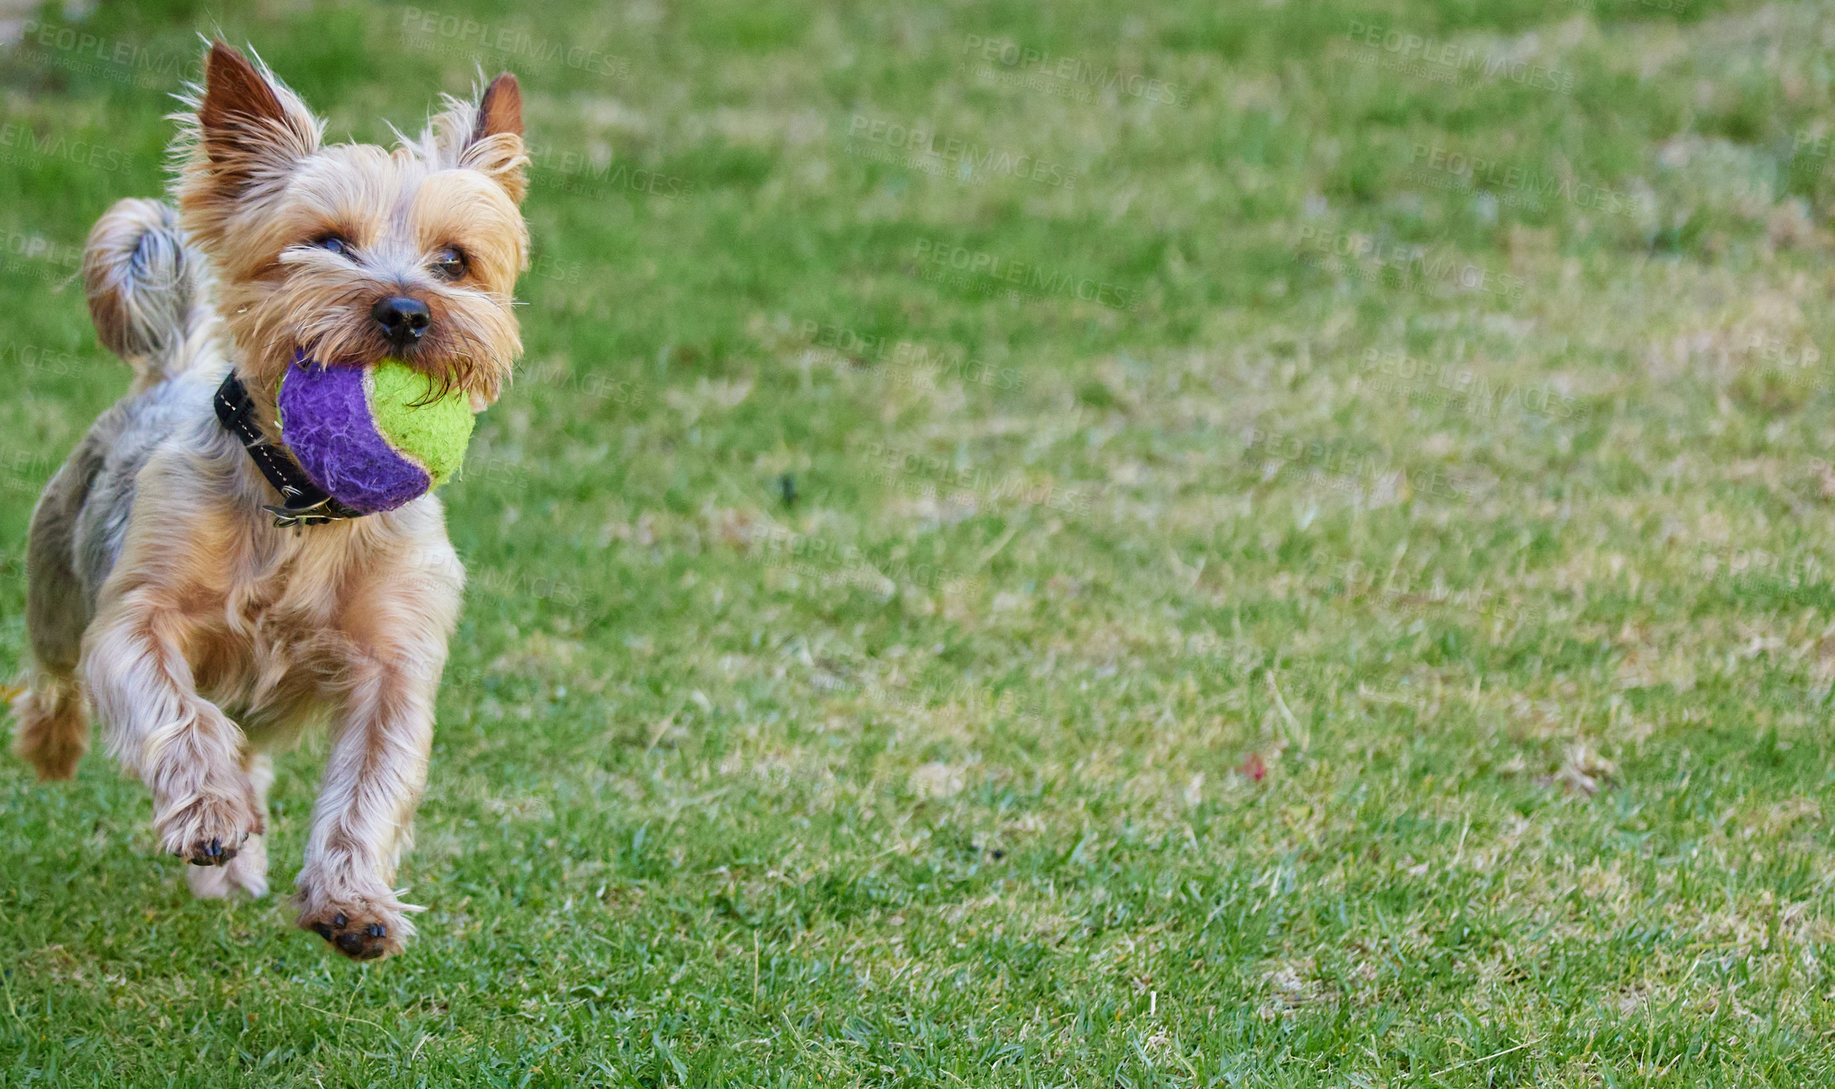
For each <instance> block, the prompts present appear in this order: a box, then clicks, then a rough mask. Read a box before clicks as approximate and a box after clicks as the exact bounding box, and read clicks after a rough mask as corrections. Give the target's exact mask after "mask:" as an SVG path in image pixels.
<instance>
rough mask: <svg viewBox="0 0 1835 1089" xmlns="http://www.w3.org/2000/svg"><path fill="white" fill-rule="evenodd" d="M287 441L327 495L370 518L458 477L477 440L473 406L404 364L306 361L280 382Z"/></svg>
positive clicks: (298, 359) (300, 361) (300, 360)
mask: <svg viewBox="0 0 1835 1089" xmlns="http://www.w3.org/2000/svg"><path fill="white" fill-rule="evenodd" d="M279 408H280V438H281V441H282V442H284V443H286V444H287V447H288V448H289V449H290V450H292V451H293V457H294V460H295V461H297V462H299V467H300V468H301V469H304V470H305V471H306V476H307V477H309V478H310V479H311V480H312V482H313V483H314V484H317V485H318V486H319V487H321V488H323V489H325V492H326V494H327V495H330V496H331V497H332V498H334V499H336V500H338V501H339V502H340V503H343V504H345V505H346V506H348V507H351V508H353V509H355V510H360V511H363V512H364V513H366V514H370V513H374V512H377V511H385V510H393V509H395V508H396V507H399V506H401V505H402V504H403V503H406V502H408V501H409V500H412V499H416V498H418V497H420V496H422V495H425V494H426V493H427V492H429V491H431V490H432V489H434V488H437V487H439V486H440V485H441V484H444V483H446V481H447V480H449V479H451V477H452V474H453V473H454V472H455V471H457V470H458V468H459V463H460V462H461V461H463V460H464V458H465V446H466V444H467V443H468V442H470V441H471V430H472V412H471V404H470V402H469V401H468V399H467V398H466V396H465V394H464V393H462V392H460V391H459V390H452V391H450V392H448V393H447V394H446V395H445V396H439V392H438V389H437V388H436V387H435V386H434V384H433V380H432V379H430V378H428V377H427V376H426V375H425V374H422V373H421V372H420V371H417V370H415V369H414V368H413V367H410V366H408V365H407V364H406V363H403V362H401V361H400V360H398V359H383V360H380V361H378V362H376V363H373V364H371V365H369V366H367V367H348V366H324V365H322V364H319V363H317V362H315V361H313V360H311V359H307V358H305V357H304V356H303V355H301V356H298V357H296V358H295V359H294V361H293V365H292V366H291V367H288V368H287V373H286V374H285V375H284V376H282V378H281V382H280V404H279Z"/></svg>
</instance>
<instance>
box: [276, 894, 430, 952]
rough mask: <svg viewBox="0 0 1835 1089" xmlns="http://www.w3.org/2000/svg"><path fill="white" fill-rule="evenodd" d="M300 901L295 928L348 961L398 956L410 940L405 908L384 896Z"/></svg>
mask: <svg viewBox="0 0 1835 1089" xmlns="http://www.w3.org/2000/svg"><path fill="white" fill-rule="evenodd" d="M300 900H301V904H302V908H303V910H302V911H301V912H300V916H299V928H300V929H301V930H310V931H312V932H313V933H314V934H317V935H318V936H319V937H321V938H324V939H325V940H326V941H328V942H330V943H331V945H332V948H334V949H336V950H337V951H338V952H340V953H342V954H344V955H345V956H347V957H349V958H351V959H352V960H375V959H376V958H378V957H387V956H391V955H393V954H396V953H399V952H401V951H402V947H403V946H404V945H405V944H406V943H407V940H408V939H409V938H411V937H413V936H414V927H413V925H412V924H410V923H409V922H408V917H407V916H406V915H405V914H403V912H405V911H407V910H409V909H408V907H407V905H405V904H403V903H402V902H401V901H399V900H397V899H395V897H393V896H390V895H387V894H383V895H379V896H350V897H328V898H325V899H323V900H319V899H317V898H315V897H313V896H312V895H311V894H309V893H305V892H302V893H301V896H300Z"/></svg>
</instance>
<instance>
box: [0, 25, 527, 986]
mask: <svg viewBox="0 0 1835 1089" xmlns="http://www.w3.org/2000/svg"><path fill="white" fill-rule="evenodd" d="M184 104H185V110H184V111H183V112H181V113H178V114H175V115H173V116H174V119H175V120H177V121H178V122H179V135H178V138H177V142H176V144H175V152H176V154H177V158H178V159H179V161H180V163H181V165H180V166H179V168H178V170H177V173H176V176H175V179H174V182H173V185H172V196H173V197H174V199H175V201H176V205H177V207H176V208H174V207H172V206H171V205H167V204H163V203H158V202H155V201H150V200H123V201H121V202H119V203H118V204H116V205H115V206H114V207H113V208H111V209H110V210H109V211H108V213H107V214H106V215H104V216H103V217H102V218H101V220H100V221H99V222H98V223H97V224H96V226H95V229H94V230H93V231H92V232H91V234H90V236H89V241H88V244H87V247H86V249H85V251H84V255H83V277H84V284H85V288H86V290H87V293H88V298H89V307H90V313H91V316H92V317H93V318H94V321H95V326H96V332H97V334H98V336H99V338H100V339H101V341H102V342H103V343H104V344H105V345H107V347H108V348H109V349H111V350H112V351H114V352H115V353H116V354H117V355H119V356H121V357H122V359H124V360H126V361H127V362H128V364H130V365H131V366H132V368H133V371H134V382H133V385H132V387H131V388H130V390H129V392H128V394H127V396H126V397H124V398H123V399H122V400H121V401H119V402H118V403H116V404H115V405H114V406H113V407H112V408H110V409H109V410H108V411H107V412H105V413H103V414H102V416H101V417H100V418H99V419H98V420H97V421H96V422H95V424H94V425H93V426H92V427H91V428H90V431H89V434H88V436H87V437H86V438H84V440H83V442H82V443H81V445H79V446H78V447H77V449H76V452H75V453H73V454H72V455H71V456H70V459H69V461H67V462H66V463H65V464H64V466H63V468H62V469H60V470H59V471H58V473H57V474H56V475H55V476H54V477H53V478H52V480H51V483H50V484H49V486H48V487H47V488H46V490H45V493H44V495H43V497H42V498H41V499H40V500H39V502H38V506H37V509H36V510H35V512H34V514H33V516H32V528H31V539H30V543H29V546H28V554H27V571H28V578H29V583H30V585H29V590H28V603H27V625H28V628H29V631H30V638H31V646H32V653H33V657H34V658H35V659H36V661H37V669H36V670H34V671H33V673H32V676H31V680H30V682H29V686H28V691H27V693H26V694H25V695H24V696H23V697H21V699H20V701H19V703H18V706H17V711H18V719H19V721H18V730H17V750H18V752H19V753H20V754H21V755H22V756H24V757H25V759H27V760H29V761H30V762H31V763H32V764H33V765H35V766H36V768H37V770H38V773H39V775H40V776H41V777H43V778H46V779H62V778H68V777H69V776H70V775H71V774H73V772H74V771H75V768H76V763H77V760H78V758H79V757H81V756H82V754H83V752H84V751H85V750H86V749H87V748H88V732H89V729H88V712H89V711H90V710H91V709H93V711H94V713H95V716H96V718H97V719H99V720H100V722H101V724H102V727H103V733H104V737H105V739H106V741H107V745H108V749H109V751H110V753H111V754H112V755H113V756H114V757H115V759H116V760H118V761H119V762H120V763H121V764H122V765H123V766H124V767H125V768H126V769H128V770H129V771H131V772H132V773H134V774H137V775H138V776H139V777H140V779H141V780H142V781H143V782H144V783H145V784H146V785H147V786H148V788H150V789H151V791H152V794H153V828H154V831H155V833H156V835H157V836H158V838H159V843H160V845H161V847H162V848H163V849H165V850H166V851H169V852H171V853H172V854H174V855H177V856H179V857H180V858H183V859H186V860H188V861H189V862H190V863H191V864H192V866H193V867H195V868H193V869H189V870H188V871H187V877H188V879H189V882H190V885H191V889H192V891H193V893H195V894H196V895H198V896H200V897H225V896H231V895H235V894H238V893H243V894H247V895H249V896H252V897H260V896H262V895H265V893H266V892H267V887H268V886H267V852H266V849H265V847H264V845H263V843H262V833H263V831H264V827H265V821H266V794H267V789H268V786H269V784H270V783H271V782H272V780H273V772H272V771H271V770H270V763H269V757H268V755H267V754H268V752H270V751H271V750H273V749H274V748H276V747H277V746H280V745H283V744H286V743H288V742H290V741H292V740H293V739H295V738H296V737H297V736H298V734H299V732H300V731H301V730H303V729H305V728H307V727H309V726H312V725H316V724H320V723H326V724H329V726H330V729H331V738H332V740H331V753H330V760H329V762H328V763H327V765H326V768H325V774H324V780H323V783H322V785H321V787H320V789H319V796H318V802H317V804H316V806H315V808H314V811H313V814H312V828H311V834H310V837H309V839H308V842H307V845H306V857H305V861H304V865H303V866H302V868H301V870H300V872H299V878H298V881H297V898H296V906H297V907H298V908H299V911H300V915H299V925H300V926H301V927H302V928H304V929H307V930H311V931H314V932H316V933H318V934H319V935H320V936H322V937H324V938H325V939H326V940H327V941H329V942H330V943H331V944H332V946H333V947H334V948H336V949H337V950H339V951H340V952H342V953H344V954H346V955H348V956H351V957H354V958H357V959H360V960H368V959H371V958H375V957H380V956H385V955H388V954H391V953H396V952H400V950H401V948H402V945H403V942H404V941H405V940H406V939H408V938H409V937H411V936H412V935H413V933H414V930H413V927H412V926H411V925H410V924H409V922H408V920H407V917H406V914H405V913H407V912H410V911H414V910H418V909H416V908H413V907H411V906H410V905H407V904H404V903H402V902H401V900H400V899H398V892H397V890H396V889H395V888H394V877H395V868H396V865H397V863H398V862H399V860H400V856H401V853H402V852H403V851H404V850H405V849H406V848H407V846H408V843H409V825H410V821H411V819H412V817H413V814H414V810H415V807H416V805H417V803H418V802H419V798H420V794H421V791H422V788H423V786H424V784H425V782H426V776H427V757H428V752H429V750H430V748H431V744H432V735H433V714H434V697H435V693H436V690H437V688H438V686H439V680H440V672H441V669H442V668H443V667H444V665H445V661H446V644H447V639H448V638H449V637H450V636H451V634H452V630H453V625H454V622H455V621H456V619H457V616H458V612H459V602H460V591H461V589H462V586H463V584H464V570H463V568H462V567H461V566H460V564H459V560H458V557H457V555H456V554H455V553H454V552H453V549H452V545H451V543H450V542H449V541H448V540H447V536H446V525H445V518H444V514H443V513H442V510H441V507H440V501H439V500H438V499H437V498H435V497H434V496H433V495H432V494H431V493H429V494H427V495H424V496H422V497H420V498H418V499H415V500H413V501H412V502H409V503H407V504H406V505H405V506H401V507H398V508H396V509H394V510H391V511H387V512H384V513H376V514H368V515H364V516H360V517H359V516H354V513H355V512H352V511H349V510H338V509H337V507H336V505H335V504H333V505H332V506H331V507H330V508H326V507H325V506H323V505H321V506H319V507H315V508H312V509H309V510H304V511H301V510H299V509H297V504H296V503H295V500H297V499H298V495H297V494H289V493H292V492H294V489H293V488H291V487H289V486H287V485H285V484H284V483H283V484H279V485H277V484H276V483H275V481H276V480H280V481H285V480H288V479H290V477H289V475H288V474H289V473H291V474H292V477H297V475H298V468H297V465H294V464H292V463H291V461H290V457H289V455H288V453H287V450H286V447H285V445H284V443H283V442H282V439H281V432H280V428H279V425H278V421H277V418H276V408H275V405H276V396H277V392H276V391H277V385H278V383H279V381H280V378H281V377H282V375H283V374H285V373H286V368H287V367H288V365H289V364H290V363H291V362H292V361H293V360H294V358H295V353H296V352H303V353H304V354H305V355H306V356H308V357H310V358H312V359H315V360H328V361H335V362H336V363H337V364H347V365H364V364H368V363H372V362H375V361H376V360H378V359H381V358H383V357H392V358H397V359H401V360H403V361H405V362H407V363H408V364H409V365H410V366H412V367H415V368H417V369H419V370H421V371H424V372H425V373H426V374H428V375H429V376H430V377H431V378H433V379H435V380H436V381H438V382H439V383H440V384H441V385H442V387H443V388H444V387H456V388H458V389H461V390H463V391H464V392H465V393H466V394H467V395H468V396H469V398H470V401H471V405H472V409H473V411H482V410H483V409H484V407H485V406H487V405H489V404H490V403H491V402H493V401H494V400H496V398H497V395H498V393H499V391H500V390H501V389H502V387H503V385H504V383H505V382H506V381H507V380H508V379H509V376H510V368H511V365H512V363H513V361H514V360H515V358H516V357H517V356H518V355H519V354H520V352H521V350H522V344H521V340H520V338H519V335H518V330H517V322H516V315H515V310H514V301H513V292H514V289H515V285H516V277H517V274H518V273H519V272H521V271H523V270H524V269H526V268H527V267H528V251H529V235H528V229H527V228H526V226H525V225H524V223H523V219H522V214H521V212H520V210H519V209H520V205H521V203H522V199H523V194H524V191H525V189H526V187H527V182H526V178H525V175H524V168H525V166H526V165H527V163H528V156H527V153H526V150H525V148H524V146H523V140H522V94H521V91H520V90H519V88H518V86H517V83H516V79H515V77H513V76H511V75H509V74H508V73H505V74H503V75H500V76H498V77H497V78H496V79H495V80H493V81H492V82H491V83H490V84H489V85H488V86H487V87H485V88H484V89H483V91H482V92H480V93H479V94H477V95H476V96H475V98H474V99H473V100H471V101H461V100H459V99H455V98H452V97H450V96H448V97H446V98H445V99H444V104H443V110H442V112H440V113H439V114H438V115H437V116H436V117H434V118H433V120H432V121H431V123H430V124H429V125H428V128H427V130H426V131H425V132H424V133H423V134H421V135H420V136H419V137H418V138H415V139H409V138H408V137H406V136H404V135H401V134H400V133H397V136H398V137H399V142H398V144H397V146H396V147H394V148H393V149H385V148H382V147H377V146H373V145H365V144H329V145H328V144H325V143H323V135H324V128H325V126H324V122H322V121H320V120H319V119H317V118H315V117H314V116H313V115H312V114H311V113H310V112H309V111H308V110H307V109H306V107H305V105H304V104H303V103H302V102H301V101H300V99H299V97H298V96H297V95H295V94H294V93H293V92H292V91H291V90H289V89H288V88H287V87H286V86H284V85H283V84H281V83H280V82H279V81H278V80H277V79H276V78H275V77H274V75H273V74H272V73H271V72H270V71H269V70H268V69H267V68H266V66H265V65H258V64H255V63H251V62H250V61H249V60H248V59H247V58H245V57H244V56H243V55H242V54H241V53H238V52H237V51H236V50H234V49H231V48H230V47H229V46H227V45H225V44H223V43H222V42H220V41H219V42H213V43H211V44H210V46H209V50H208V53H207V55H206V57H205V61H204V82H203V86H202V87H201V88H193V89H192V92H191V94H190V95H189V96H187V97H186V98H185V99H184ZM232 374H233V376H234V379H236V380H239V382H240V390H241V391H246V393H245V395H243V396H242V398H241V401H240V404H239V405H237V406H234V407H236V408H237V409H238V410H239V411H240V415H239V416H237V417H236V418H235V420H232V415H231V414H225V413H224V411H223V409H224V405H223V404H222V402H223V400H224V397H225V393H224V391H225V390H230V389H232V388H233V387H234V386H235V382H234V381H232V379H231V377H230V376H231V375H232ZM239 392H240V391H239ZM232 423H235V424H238V425H239V427H240V433H238V426H232ZM275 474H278V475H275Z"/></svg>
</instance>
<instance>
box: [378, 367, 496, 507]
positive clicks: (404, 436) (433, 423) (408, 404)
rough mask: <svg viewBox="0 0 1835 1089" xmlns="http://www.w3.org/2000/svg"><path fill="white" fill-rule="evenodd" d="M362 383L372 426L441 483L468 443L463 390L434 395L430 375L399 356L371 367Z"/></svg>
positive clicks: (468, 419)
mask: <svg viewBox="0 0 1835 1089" xmlns="http://www.w3.org/2000/svg"><path fill="white" fill-rule="evenodd" d="M364 386H365V388H366V390H367V392H368V394H369V403H370V418H371V419H372V420H374V421H375V422H376V430H378V431H380V432H381V433H382V437H383V438H384V439H385V440H387V441H388V443H389V445H390V446H393V447H394V448H395V449H397V450H399V451H401V452H402V453H403V454H406V455H407V456H408V457H411V458H413V459H414V460H415V461H418V462H420V463H421V465H422V466H423V467H424V468H425V469H426V470H427V475H428V476H431V477H432V478H433V483H434V486H435V487H438V486H439V485H441V484H444V483H446V481H447V480H449V479H450V478H451V477H452V474H453V473H455V472H457V471H458V469H459V463H460V462H462V461H464V460H465V447H466V444H468V443H469V442H471V429H472V423H473V417H472V411H471V403H470V401H469V400H468V399H467V398H466V396H465V394H464V393H462V392H460V391H459V390H456V389H455V390H452V391H450V392H448V393H447V394H446V395H445V396H444V397H437V396H435V395H436V394H437V392H438V389H437V387H436V386H435V385H434V383H433V380H432V379H431V378H428V377H427V376H426V375H424V374H422V373H421V372H420V371H417V370H415V369H414V368H413V367H410V366H408V365H407V364H406V363H403V362H401V361H400V360H398V359H384V360H382V361H381V362H379V363H377V364H375V365H374V366H372V367H370V368H369V373H368V374H367V375H366V376H365V380H364Z"/></svg>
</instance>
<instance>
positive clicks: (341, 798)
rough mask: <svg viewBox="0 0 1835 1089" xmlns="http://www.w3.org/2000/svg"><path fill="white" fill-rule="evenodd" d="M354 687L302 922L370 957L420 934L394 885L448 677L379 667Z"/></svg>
mask: <svg viewBox="0 0 1835 1089" xmlns="http://www.w3.org/2000/svg"><path fill="white" fill-rule="evenodd" d="M353 681H354V683H352V684H351V686H350V688H349V695H348V698H347V702H346V704H345V707H344V709H343V711H342V712H341V714H340V716H339V718H338V721H337V724H336V733H335V736H334V738H333V740H332V747H331V760H330V762H329V763H328V764H326V766H325V779H324V782H323V783H322V784H321V785H320V787H319V799H318V804H317V806H316V807H315V809H314V810H313V814H312V834H311V837H310V839H308V841H307V843H306V861H305V865H304V867H303V868H301V870H300V875H299V907H300V917H299V925H300V926H301V927H302V928H303V929H306V930H311V931H313V932H315V933H317V934H318V935H319V936H320V937H322V938H324V939H325V940H326V941H328V942H330V943H331V944H332V945H334V946H336V947H337V948H338V950H339V951H340V952H342V953H344V954H346V955H348V956H351V957H354V958H356V959H358V960H369V959H371V958H374V957H381V956H386V955H388V954H390V953H399V952H400V951H401V949H402V945H403V943H404V942H406V940H407V939H408V938H409V937H411V936H413V933H414V928H413V927H412V926H411V925H410V924H409V923H408V920H407V917H406V916H405V915H404V912H406V911H410V910H413V909H412V908H409V907H408V906H407V905H405V904H403V903H402V902H401V901H400V900H398V899H396V897H395V893H394V891H393V888H392V886H393V884H394V879H395V864H396V862H397V860H398V858H399V856H400V852H401V851H402V850H404V849H405V848H406V846H407V839H408V835H409V832H408V828H409V822H410V821H411V820H412V818H413V815H414V808H415V805H416V804H417V803H418V802H419V801H420V794H421V789H422V787H423V786H424V785H425V784H426V781H427V753H428V750H429V749H430V748H431V747H432V743H433V695H434V688H435V686H436V685H437V684H438V672H437V670H436V671H435V672H434V673H433V675H432V677H427V676H425V675H424V671H415V670H410V669H406V668H402V667H400V666H396V665H388V664H379V663H372V664H371V665H369V666H368V667H367V668H365V669H364V671H363V675H361V676H359V677H356V678H353Z"/></svg>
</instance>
